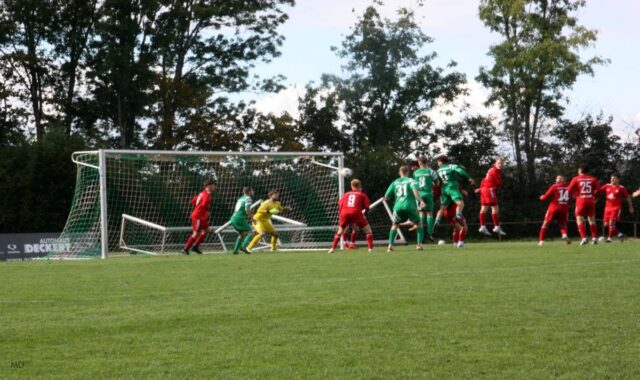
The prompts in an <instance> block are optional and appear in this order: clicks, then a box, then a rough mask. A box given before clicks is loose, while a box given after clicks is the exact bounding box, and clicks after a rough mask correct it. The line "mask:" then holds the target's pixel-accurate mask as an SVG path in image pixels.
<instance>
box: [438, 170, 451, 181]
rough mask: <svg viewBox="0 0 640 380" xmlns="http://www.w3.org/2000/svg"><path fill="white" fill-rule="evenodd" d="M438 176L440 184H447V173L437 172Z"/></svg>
mask: <svg viewBox="0 0 640 380" xmlns="http://www.w3.org/2000/svg"><path fill="white" fill-rule="evenodd" d="M438 176H440V179H441V180H442V183H445V184H446V183H447V182H448V181H449V178H448V177H447V173H446V172H438Z"/></svg>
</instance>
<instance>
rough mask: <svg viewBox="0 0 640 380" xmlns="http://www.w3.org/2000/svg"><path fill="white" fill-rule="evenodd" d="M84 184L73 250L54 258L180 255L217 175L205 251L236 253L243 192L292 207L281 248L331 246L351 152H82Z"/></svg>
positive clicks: (69, 229)
mask: <svg viewBox="0 0 640 380" xmlns="http://www.w3.org/2000/svg"><path fill="white" fill-rule="evenodd" d="M72 159H73V161H74V162H75V163H76V164H77V182H76V189H75V193H74V197H73V202H72V207H71V211H70V213H69V218H68V220H67V224H66V226H65V229H64V232H63V234H62V237H63V238H67V239H68V240H69V241H70V243H71V244H70V246H71V249H70V251H68V252H62V253H55V254H52V255H51V258H92V257H103V258H106V257H108V256H109V255H119V254H120V255H121V254H130V253H145V254H170V253H176V252H178V251H179V250H180V249H181V248H182V246H183V245H184V242H185V240H186V239H187V237H188V236H189V234H190V233H191V227H190V218H189V217H190V213H191V211H192V206H191V204H190V200H191V199H192V198H193V197H194V196H195V195H196V194H198V193H199V192H200V191H202V184H203V181H204V180H206V179H214V180H216V181H217V190H216V191H215V192H214V193H213V194H212V207H211V213H210V218H209V221H210V225H211V227H210V230H209V233H208V235H207V238H206V239H205V241H204V242H203V244H202V245H201V247H202V248H203V249H204V250H205V251H208V252H212V251H226V250H228V249H229V246H230V245H231V244H232V242H233V240H235V238H236V236H237V235H236V232H235V231H234V230H233V228H232V227H231V226H229V225H228V221H229V218H230V217H231V215H232V213H233V207H234V204H235V202H236V200H237V199H238V198H239V197H240V196H241V195H242V187H243V186H251V187H253V188H254V190H255V196H254V201H256V203H257V201H258V200H260V199H266V194H267V192H268V191H269V190H273V189H275V190H279V191H280V200H281V203H282V204H283V205H284V206H289V207H291V210H290V211H288V212H286V213H284V214H282V215H281V216H280V217H277V216H274V219H273V223H274V225H275V227H276V229H277V230H278V231H279V232H280V241H279V245H280V249H296V250H302V249H319V248H323V249H324V248H326V247H328V246H329V244H330V242H331V240H332V237H333V235H334V233H335V228H336V225H337V221H338V210H337V207H336V202H337V200H338V199H339V198H340V196H341V195H342V194H343V192H344V178H343V177H342V175H341V173H342V170H341V169H342V168H343V165H344V164H343V156H342V154H341V153H315V152H295V153H263V152H260V153H257V152H250V153H235V152H173V151H124V150H100V151H88V152H76V153H74V154H73V157H72Z"/></svg>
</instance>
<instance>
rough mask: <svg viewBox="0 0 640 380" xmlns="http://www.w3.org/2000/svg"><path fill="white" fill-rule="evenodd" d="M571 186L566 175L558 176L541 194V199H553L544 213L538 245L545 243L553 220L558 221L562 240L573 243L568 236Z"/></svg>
mask: <svg viewBox="0 0 640 380" xmlns="http://www.w3.org/2000/svg"><path fill="white" fill-rule="evenodd" d="M569 198H570V197H569V186H568V185H567V182H566V179H565V178H564V176H562V175H559V176H557V177H556V183H554V184H553V185H551V186H550V187H549V190H547V192H546V193H544V194H543V195H541V196H540V200H541V201H544V200H547V199H551V202H550V203H549V207H548V208H547V213H546V214H545V215H544V222H542V227H541V228H540V242H539V243H538V245H543V244H544V236H545V234H546V233H547V226H548V225H549V223H551V222H552V221H554V220H555V221H556V222H558V226H559V227H560V233H561V234H562V240H564V241H566V242H567V244H571V240H569V237H568V236H567V220H568V219H569Z"/></svg>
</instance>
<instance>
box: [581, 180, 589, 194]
mask: <svg viewBox="0 0 640 380" xmlns="http://www.w3.org/2000/svg"><path fill="white" fill-rule="evenodd" d="M580 186H581V187H582V191H581V193H582V194H591V182H588V181H583V182H580Z"/></svg>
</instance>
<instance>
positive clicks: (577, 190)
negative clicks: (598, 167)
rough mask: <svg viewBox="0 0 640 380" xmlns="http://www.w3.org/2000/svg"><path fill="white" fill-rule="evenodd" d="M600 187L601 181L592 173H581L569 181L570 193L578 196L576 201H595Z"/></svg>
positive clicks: (575, 196)
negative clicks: (591, 174)
mask: <svg viewBox="0 0 640 380" xmlns="http://www.w3.org/2000/svg"><path fill="white" fill-rule="evenodd" d="M598 189H600V182H599V181H598V180H597V179H596V178H595V177H592V176H590V175H586V174H580V175H578V176H575V177H573V179H572V180H571V183H569V193H570V194H571V195H572V196H573V197H574V198H576V203H585V202H595V200H596V199H595V196H596V193H597V192H598Z"/></svg>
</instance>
